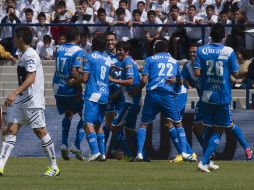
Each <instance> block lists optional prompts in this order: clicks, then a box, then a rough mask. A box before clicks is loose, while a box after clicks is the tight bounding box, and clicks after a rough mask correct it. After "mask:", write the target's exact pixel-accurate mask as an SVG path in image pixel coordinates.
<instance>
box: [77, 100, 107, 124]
mask: <svg viewBox="0 0 254 190" xmlns="http://www.w3.org/2000/svg"><path fill="white" fill-rule="evenodd" d="M105 107H106V104H99V103H97V102H91V101H89V100H85V102H84V107H83V114H82V121H83V123H84V124H91V125H99V126H100V125H101V124H102V122H103V118H104V112H105Z"/></svg>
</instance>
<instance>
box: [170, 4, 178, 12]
mask: <svg viewBox="0 0 254 190" xmlns="http://www.w3.org/2000/svg"><path fill="white" fill-rule="evenodd" d="M173 9H177V11H178V12H179V10H180V9H179V7H178V6H176V5H173V6H172V7H170V10H169V12H172V10H173Z"/></svg>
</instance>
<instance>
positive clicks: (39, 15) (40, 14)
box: [37, 12, 46, 18]
mask: <svg viewBox="0 0 254 190" xmlns="http://www.w3.org/2000/svg"><path fill="white" fill-rule="evenodd" d="M39 17H43V18H46V14H45V13H44V12H40V13H39V14H38V16H37V18H39Z"/></svg>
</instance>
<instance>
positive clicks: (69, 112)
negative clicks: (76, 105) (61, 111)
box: [64, 111, 73, 120]
mask: <svg viewBox="0 0 254 190" xmlns="http://www.w3.org/2000/svg"><path fill="white" fill-rule="evenodd" d="M64 117H65V118H67V119H69V120H72V117H73V113H72V111H67V112H65V115H64Z"/></svg>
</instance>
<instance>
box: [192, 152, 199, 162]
mask: <svg viewBox="0 0 254 190" xmlns="http://www.w3.org/2000/svg"><path fill="white" fill-rule="evenodd" d="M191 156H192V159H193V161H195V162H196V161H197V160H198V157H197V155H196V153H195V152H193V154H192V155H191Z"/></svg>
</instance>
